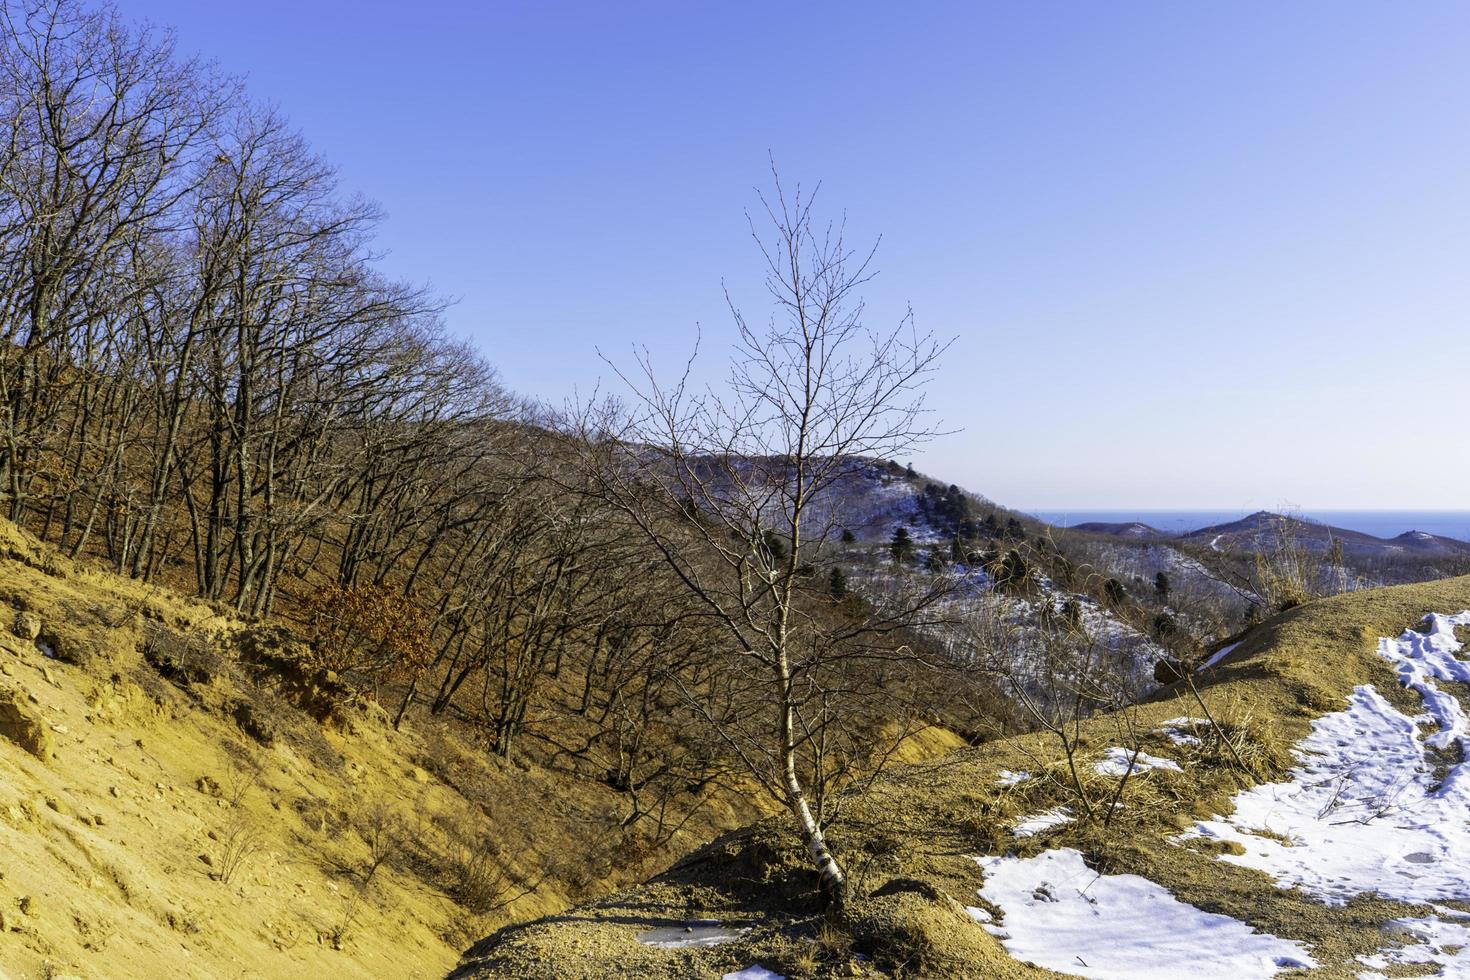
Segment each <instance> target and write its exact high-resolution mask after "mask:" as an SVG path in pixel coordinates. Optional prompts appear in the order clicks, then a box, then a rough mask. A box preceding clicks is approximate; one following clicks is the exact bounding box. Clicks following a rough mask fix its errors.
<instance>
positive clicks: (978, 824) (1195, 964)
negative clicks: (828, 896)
mask: <svg viewBox="0 0 1470 980" xmlns="http://www.w3.org/2000/svg"><path fill="white" fill-rule="evenodd" d="M1467 607H1470V577H1462V578H1457V579H1451V580H1445V581H1440V582H1433V583H1425V584H1416V585H1409V586H1398V587H1392V588H1383V589H1376V590H1369V591H1363V592H1357V593H1352V594H1345V595H1340V596H1335V597H1332V598H1329V599H1322V600H1318V601H1315V602H1310V603H1307V604H1305V605H1302V606H1299V607H1297V608H1294V609H1292V610H1289V611H1288V612H1286V613H1284V614H1282V615H1280V616H1278V617H1275V618H1273V619H1271V620H1269V621H1267V622H1265V623H1263V624H1261V625H1259V626H1257V627H1255V628H1254V629H1252V630H1251V631H1250V632H1249V633H1247V634H1246V635H1244V636H1243V637H1241V638H1239V639H1238V640H1237V641H1236V642H1235V644H1234V645H1233V646H1231V647H1229V648H1227V649H1224V650H1222V651H1221V656H1220V657H1218V658H1216V659H1215V661H1214V662H1213V663H1212V664H1211V665H1210V666H1209V667H1208V668H1207V669H1206V670H1205V671H1204V672H1202V673H1201V674H1200V675H1199V692H1200V697H1199V699H1198V700H1196V699H1195V698H1194V697H1193V696H1192V695H1191V694H1190V693H1189V692H1188V690H1187V685H1186V686H1185V687H1184V688H1181V686H1180V685H1175V686H1173V687H1171V688H1169V689H1166V690H1164V691H1162V692H1160V693H1159V694H1158V695H1156V696H1155V697H1154V698H1152V699H1151V700H1149V701H1148V702H1146V703H1144V704H1142V705H1139V706H1138V707H1137V708H1136V709H1130V710H1129V711H1127V712H1124V713H1122V714H1117V713H1115V714H1102V715H1098V716H1096V717H1094V718H1091V719H1089V720H1087V721H1085V722H1084V723H1083V724H1082V727H1081V737H1080V739H1079V741H1078V743H1077V747H1078V751H1079V752H1080V754H1081V756H1082V760H1083V762H1084V764H1085V766H1086V767H1087V775H1086V777H1085V778H1084V780H1083V782H1082V786H1083V787H1084V788H1085V789H1086V791H1087V792H1088V793H1089V794H1090V796H1091V800H1092V803H1093V805H1100V804H1102V803H1103V802H1105V801H1116V802H1117V804H1118V805H1117V806H1116V807H1111V806H1110V807H1108V811H1109V817H1108V818H1107V819H1102V818H1101V815H1100V813H1099V814H1097V815H1094V817H1093V818H1091V819H1089V818H1087V817H1086V816H1085V815H1084V814H1083V813H1082V809H1081V802H1082V801H1081V800H1080V799H1079V797H1078V796H1077V793H1076V791H1075V789H1069V785H1072V784H1071V781H1070V779H1069V777H1068V776H1067V774H1066V773H1067V766H1066V763H1065V760H1064V759H1063V757H1062V755H1061V754H1060V749H1059V745H1058V744H1057V742H1056V739H1055V738H1054V737H1052V736H1049V735H1046V734H1044V733H1039V734H1029V735H1020V736H1014V737H1011V738H1006V739H1002V740H998V741H995V742H991V743H988V744H986V745H982V746H979V747H976V748H971V749H964V750H961V751H959V752H956V753H954V754H953V755H951V756H949V757H948V758H946V759H945V760H944V761H943V762H942V763H935V764H929V765H916V766H908V767H904V768H902V769H900V770H897V771H895V772H893V773H891V774H890V775H888V776H887V777H885V778H884V779H882V780H881V781H880V782H879V783H878V784H877V785H876V786H875V787H874V789H873V791H872V792H871V793H870V794H868V795H867V796H866V797H864V798H863V799H862V800H861V801H860V802H855V803H854V807H855V811H854V816H853V819H852V820H851V821H850V822H849V823H848V824H847V826H846V827H845V828H844V829H843V830H842V831H841V833H840V836H839V835H837V834H836V833H835V832H834V837H836V838H837V839H838V840H839V841H840V846H841V847H842V848H843V849H844V850H845V851H846V852H847V853H850V854H854V855H863V856H864V857H863V861H864V862H865V864H864V866H863V872H862V881H861V893H862V896H863V897H862V898H861V899H859V900H857V901H855V902H853V903H852V905H851V907H850V908H849V909H848V910H847V911H846V912H845V913H843V914H842V915H841V916H839V917H837V918H835V919H833V918H827V917H824V916H823V914H822V913H821V910H820V905H819V903H818V902H817V895H816V891H815V887H814V883H813V880H812V875H811V873H810V872H809V871H808V870H807V869H806V867H805V864H804V862H802V860H801V858H800V856H799V855H797V854H795V853H793V850H792V848H791V847H790V845H789V843H788V841H789V838H790V835H789V834H786V833H783V828H782V827H781V825H780V823H779V822H778V821H776V820H772V821H767V822H764V823H760V824H757V825H754V826H752V827H751V828H748V829H746V830H744V831H740V832H737V833H733V834H729V835H726V836H724V837H722V838H720V839H718V840H716V841H715V842H713V843H712V844H710V845H709V846H707V847H705V848H703V849H702V850H700V851H698V852H696V853H695V854H693V855H691V856H690V857H689V858H688V859H686V860H684V861H682V862H680V863H679V864H678V865H676V866H675V867H674V868H672V869H671V870H670V871H669V872H667V873H665V874H663V875H660V876H658V877H656V878H654V879H652V880H650V881H649V882H648V883H646V884H645V885H642V886H640V887H638V888H635V889H633V890H630V891H628V892H625V893H622V894H620V895H619V896H617V897H616V898H613V899H609V900H605V901H602V902H599V903H597V904H595V905H591V906H585V907H583V908H581V909H579V910H577V911H576V912H575V913H573V914H570V915H564V916H558V917H555V918H552V919H547V920H542V921H540V922H536V923H532V924H529V925H525V926H516V927H511V928H507V929H505V930H502V931H501V932H500V933H498V934H496V935H494V936H491V937H489V938H487V939H486V940H485V941H484V942H482V943H480V944H478V945H477V946H476V947H474V948H473V949H471V950H470V952H469V953H468V954H467V956H466V960H465V963H464V965H463V966H462V968H461V970H460V972H459V973H458V974H457V976H461V977H491V976H516V977H548V978H549V977H558V978H589V980H590V978H593V977H621V976H629V977H631V976H640V977H670V978H672V977H691V976H693V977H698V976H708V977H720V976H739V977H742V978H744V977H765V978H769V977H771V976H786V977H792V978H797V977H835V976H844V977H846V976H870V977H880V976H895V975H904V976H913V975H921V976H946V977H982V976H983V977H997V976H999V977H1030V976H1036V977H1042V976H1054V975H1056V974H1055V973H1051V972H1048V971H1047V970H1046V969H1045V968H1044V967H1045V966H1050V967H1051V968H1052V969H1053V970H1056V971H1060V972H1061V973H1063V974H1076V975H1087V976H1110V977H1117V976H1130V977H1132V976H1158V977H1167V976H1178V975H1182V974H1183V973H1188V974H1189V975H1191V976H1207V977H1208V976H1219V977H1244V976H1262V977H1264V976H1271V975H1274V974H1277V973H1292V972H1293V971H1301V975H1304V976H1313V977H1319V976H1320V977H1354V976H1358V975H1360V974H1364V975H1369V974H1366V973H1365V971H1366V970H1368V969H1370V968H1371V969H1373V970H1388V971H1390V972H1392V973H1393V974H1394V975H1406V974H1403V973H1401V972H1399V971H1400V970H1401V969H1403V966H1402V965H1403V964H1408V963H1422V964H1436V963H1437V964H1440V965H1441V966H1444V967H1446V968H1447V969H1451V970H1453V969H1461V968H1463V961H1462V958H1461V955H1460V950H1461V949H1462V948H1463V947H1464V945H1465V938H1464V937H1466V936H1470V931H1467V930H1466V929H1465V928H1464V927H1463V926H1462V925H1459V924H1457V922H1456V920H1457V919H1458V918H1459V917H1462V916H1464V915H1465V914H1466V912H1464V911H1462V910H1470V837H1467V836H1466V835H1464V834H1463V832H1462V831H1461V830H1459V829H1457V828H1460V827H1463V825H1464V824H1465V822H1466V819H1467V818H1470V809H1467V807H1470V799H1467V798H1466V797H1464V795H1463V794H1462V793H1461V791H1460V790H1459V789H1457V788H1454V789H1452V787H1458V786H1459V780H1460V778H1461V776H1462V767H1463V765H1464V763H1463V762H1462V761H1461V760H1462V758H1463V757H1462V756H1460V755H1459V754H1457V752H1456V748H1455V747H1456V746H1460V747H1463V743H1464V740H1465V738H1466V734H1465V732H1466V727H1465V722H1464V713H1463V709H1462V708H1461V707H1460V702H1459V700H1458V696H1457V698H1451V699H1445V698H1443V697H1442V696H1441V695H1440V694H1439V693H1437V692H1438V691H1439V690H1440V687H1439V686H1443V687H1444V688H1445V689H1446V690H1455V691H1458V690H1459V688H1458V687H1456V686H1455V685H1456V684H1457V683H1459V682H1462V681H1464V680H1465V679H1466V677H1467V676H1470V675H1467V674H1466V672H1465V669H1464V667H1463V666H1461V665H1460V664H1461V662H1460V661H1459V660H1458V659H1457V658H1456V657H1454V655H1453V651H1454V650H1455V649H1456V645H1457V642H1456V640H1457V637H1458V639H1459V640H1461V641H1463V640H1464V639H1466V638H1467V626H1466V624H1470V614H1466V615H1463V616H1460V617H1459V618H1457V619H1449V618H1433V619H1426V616H1428V615H1429V614H1431V613H1443V614H1446V615H1448V614H1457V613H1460V612H1461V610H1465V609H1466V608H1467ZM1405 685H1407V687H1406V686H1405ZM1437 685H1439V686H1437ZM1426 708H1428V709H1429V710H1430V712H1431V714H1430V715H1428V716H1422V717H1421V715H1420V712H1423V711H1424V710H1425V709H1426ZM1411 718H1412V719H1415V720H1416V721H1417V722H1418V723H1419V724H1422V725H1424V726H1426V728H1425V733H1424V735H1423V736H1421V735H1420V734H1419V733H1418V732H1417V731H1415V726H1414V724H1411V723H1409V719H1411ZM1349 732H1354V733H1355V734H1352V735H1347V736H1345V733H1349ZM1119 746H1125V747H1126V751H1125V750H1124V749H1120V748H1119ZM1446 751H1448V754H1445V753H1446ZM1370 758H1371V760H1372V761H1371V764H1370V765H1368V767H1367V768H1365V767H1364V764H1365V762H1366V761H1367V760H1369V759H1370ZM1271 801H1275V802H1271ZM1099 809H1101V807H1100V806H1099ZM1089 896H1090V897H1089ZM1140 912H1142V913H1143V914H1142V915H1141V916H1140V915H1139V914H1138V913H1140ZM1222 917H1223V918H1222ZM1230 920H1234V922H1233V923H1232V922H1231V921H1230ZM704 922H709V923H717V924H719V925H720V926H723V927H725V928H726V929H728V930H730V935H727V936H725V937H724V938H725V941H723V942H719V943H717V944H713V945H698V944H693V943H689V942H686V943H683V944H677V939H678V936H679V935H680V933H681V930H683V929H685V928H692V929H695V930H699V931H697V932H693V933H691V934H690V935H691V936H692V937H693V938H695V939H699V940H701V941H713V940H715V939H719V938H721V937H719V936H717V935H715V934H713V933H711V932H710V931H709V929H710V927H709V926H705V925H700V923H704ZM655 927H663V928H665V929H666V930H669V934H670V937H672V941H673V942H674V943H676V944H677V945H673V946H668V947H659V946H654V945H650V944H648V943H647V942H640V936H643V937H644V938H648V937H647V936H646V933H647V931H648V930H649V929H652V928H655ZM670 927H672V928H671V929H670ZM1207 935H1208V936H1209V938H1206V936H1207ZM1027 960H1029V961H1031V962H1032V963H1034V964H1041V965H1039V966H1037V965H1027V963H1026V962H1025V961H1027ZM742 971H743V972H742ZM1371 975H1374V976H1378V975H1381V974H1378V973H1372V974H1371ZM1415 975H1417V974H1415ZM1441 975H1449V974H1441Z"/></svg>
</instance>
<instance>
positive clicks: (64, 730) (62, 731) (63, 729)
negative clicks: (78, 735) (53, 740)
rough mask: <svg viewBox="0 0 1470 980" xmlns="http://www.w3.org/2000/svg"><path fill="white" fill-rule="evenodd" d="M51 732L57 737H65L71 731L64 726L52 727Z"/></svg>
mask: <svg viewBox="0 0 1470 980" xmlns="http://www.w3.org/2000/svg"><path fill="white" fill-rule="evenodd" d="M51 730H52V731H53V732H55V733H56V734H58V735H65V734H67V733H68V732H70V731H71V729H70V728H67V727H66V726H65V725H52V726H51Z"/></svg>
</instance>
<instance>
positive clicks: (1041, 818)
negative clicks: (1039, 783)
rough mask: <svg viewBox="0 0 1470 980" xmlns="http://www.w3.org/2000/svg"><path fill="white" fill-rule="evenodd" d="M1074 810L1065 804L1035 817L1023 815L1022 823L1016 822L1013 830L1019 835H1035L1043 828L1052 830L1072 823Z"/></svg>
mask: <svg viewBox="0 0 1470 980" xmlns="http://www.w3.org/2000/svg"><path fill="white" fill-rule="evenodd" d="M1072 820H1073V817H1072V811H1071V810H1069V809H1067V808H1066V807H1064V806H1058V807H1053V808H1052V809H1050V810H1047V811H1045V812H1043V813H1038V814H1036V815H1035V816H1034V817H1022V818H1021V821H1020V823H1018V824H1016V827H1015V829H1014V830H1013V831H1012V833H1014V834H1015V835H1016V836H1017V837H1034V836H1035V835H1037V834H1039V833H1041V832H1042V831H1043V830H1051V829H1052V828H1053V827H1060V826H1061V825H1062V824H1064V823H1071V822H1072Z"/></svg>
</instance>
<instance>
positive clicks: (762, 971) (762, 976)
mask: <svg viewBox="0 0 1470 980" xmlns="http://www.w3.org/2000/svg"><path fill="white" fill-rule="evenodd" d="M720 980H786V978H785V977H784V976H782V975H781V974H779V973H772V972H771V971H770V970H767V969H766V968H765V967H763V966H747V967H746V968H745V969H743V970H736V971H735V972H734V973H727V974H725V975H724V976H723V977H721V978H720Z"/></svg>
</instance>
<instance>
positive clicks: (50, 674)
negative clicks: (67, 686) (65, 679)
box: [41, 664, 61, 687]
mask: <svg viewBox="0 0 1470 980" xmlns="http://www.w3.org/2000/svg"><path fill="white" fill-rule="evenodd" d="M41 676H42V677H44V678H46V683H47V684H50V685H51V686H52V687H60V686H61V684H60V683H58V682H57V680H56V672H55V671H54V670H52V669H51V668H50V667H47V666H46V665H45V664H42V665H41Z"/></svg>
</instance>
